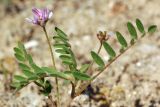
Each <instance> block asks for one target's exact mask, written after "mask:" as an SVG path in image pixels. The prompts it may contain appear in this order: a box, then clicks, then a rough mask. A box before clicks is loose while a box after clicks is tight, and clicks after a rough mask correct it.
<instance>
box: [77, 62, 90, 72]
mask: <svg viewBox="0 0 160 107" xmlns="http://www.w3.org/2000/svg"><path fill="white" fill-rule="evenodd" d="M89 66H90V64H84V65H82V66H81V68H80V70H79V71H80V72H82V73H85V72H86V71H87V70H88V68H89Z"/></svg>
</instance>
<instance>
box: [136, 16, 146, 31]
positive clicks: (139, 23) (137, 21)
mask: <svg viewBox="0 0 160 107" xmlns="http://www.w3.org/2000/svg"><path fill="white" fill-rule="evenodd" d="M136 25H137V28H138V30H139V31H140V32H141V33H145V30H144V26H143V24H142V22H141V21H140V20H139V19H136Z"/></svg>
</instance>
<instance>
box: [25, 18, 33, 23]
mask: <svg viewBox="0 0 160 107" xmlns="http://www.w3.org/2000/svg"><path fill="white" fill-rule="evenodd" d="M25 20H26V21H27V22H29V23H33V20H32V19H30V18H25Z"/></svg>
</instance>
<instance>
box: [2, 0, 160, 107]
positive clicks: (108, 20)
mask: <svg viewBox="0 0 160 107" xmlns="http://www.w3.org/2000/svg"><path fill="white" fill-rule="evenodd" d="M33 7H37V8H44V7H47V8H49V9H50V10H52V11H53V17H52V18H51V20H49V21H48V23H47V32H48V33H49V36H50V38H51V41H52V42H53V40H52V37H53V36H54V27H55V26H58V27H59V28H61V29H63V31H64V32H65V33H66V34H68V37H69V39H70V43H71V44H72V49H73V51H74V53H75V55H76V57H77V59H78V63H79V64H82V63H88V62H90V61H91V57H90V51H91V50H95V51H96V50H97V49H98V46H99V42H98V40H97V38H96V34H97V32H98V31H99V30H101V31H107V32H114V31H117V30H118V31H120V32H122V34H123V35H124V37H125V38H126V39H127V40H128V41H129V40H130V37H129V35H128V34H129V33H128V31H127V27H126V22H127V21H131V22H135V19H136V18H139V19H141V21H142V22H143V23H144V26H145V28H147V27H148V26H149V25H151V24H156V25H157V26H159V25H160V11H159V10H160V1H159V0H0V38H1V39H0V107H48V106H50V103H49V101H48V100H47V98H46V97H44V96H43V95H41V94H40V93H39V89H38V87H37V86H36V85H35V84H30V85H28V86H27V87H25V88H24V89H22V90H21V91H20V92H19V93H18V94H16V95H12V94H13V91H14V90H13V89H12V88H11V87H10V83H11V82H12V77H13V75H14V74H20V73H21V70H20V69H19V67H18V64H17V61H16V59H15V58H14V52H13V48H14V47H15V46H16V44H17V42H18V41H21V42H23V43H24V44H25V46H26V47H27V50H28V51H29V52H30V53H31V54H32V55H33V58H34V60H35V62H36V63H37V64H39V65H43V66H51V60H50V54H49V52H48V45H47V44H46V38H45V35H44V33H43V31H42V29H41V28H40V27H39V26H36V25H33V24H30V23H27V22H26V21H25V18H26V17H29V18H32V17H33V16H32V11H31V9H32V8H33ZM146 30H147V29H146ZM109 42H110V43H111V44H112V46H113V47H114V49H115V50H117V51H118V49H119V44H118V43H117V41H116V37H115V36H114V35H113V36H112V37H111V39H110V41H109ZM101 55H102V56H103V58H104V60H106V61H107V60H108V56H107V54H106V53H105V51H104V50H102V52H101ZM56 62H57V66H58V68H59V69H62V67H61V62H60V61H59V60H58V55H56ZM106 71H107V72H104V73H103V74H102V75H100V76H99V77H98V78H97V79H96V80H95V81H94V82H93V84H92V86H91V87H92V89H93V91H94V90H98V91H96V93H94V94H93V95H92V97H91V98H89V97H88V96H87V95H85V94H84V95H80V96H79V97H77V98H76V99H75V100H74V101H73V103H72V105H73V107H89V105H90V104H92V107H160V32H159V31H157V32H156V33H155V34H153V35H149V36H147V37H145V38H144V39H142V40H140V41H139V42H138V43H137V44H136V45H135V46H133V47H132V49H130V50H129V51H128V52H127V53H125V54H124V55H122V57H120V58H119V59H118V60H117V61H116V62H115V63H113V64H112V65H111V67H110V68H109V69H108V70H106ZM53 83H54V81H53ZM61 85H63V82H62V83H61ZM61 94H62V95H63V100H62V105H64V104H65V101H67V94H68V91H67V90H66V89H65V88H64V87H61Z"/></svg>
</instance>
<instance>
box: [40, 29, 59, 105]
mask: <svg viewBox="0 0 160 107" xmlns="http://www.w3.org/2000/svg"><path fill="white" fill-rule="evenodd" d="M42 28H43V31H44V33H45V36H46V38H47V43H48V45H49V51H50V53H51V58H52V63H53V67H54V68H55V69H56V65H55V60H54V56H53V50H52V45H51V42H50V40H49V36H48V34H47V31H46V28H45V27H42ZM55 81H56V92H57V106H58V107H59V106H60V98H59V86H58V78H57V77H56V78H55Z"/></svg>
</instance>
